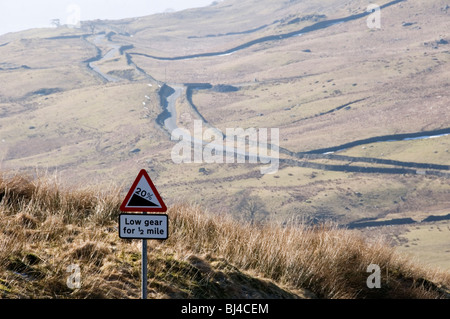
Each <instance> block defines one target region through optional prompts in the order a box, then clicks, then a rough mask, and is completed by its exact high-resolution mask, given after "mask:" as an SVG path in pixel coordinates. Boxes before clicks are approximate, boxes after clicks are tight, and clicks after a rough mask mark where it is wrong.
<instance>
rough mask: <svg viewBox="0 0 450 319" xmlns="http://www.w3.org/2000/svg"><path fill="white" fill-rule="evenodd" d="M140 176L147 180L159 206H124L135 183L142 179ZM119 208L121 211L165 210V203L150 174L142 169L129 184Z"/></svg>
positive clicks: (159, 211) (149, 211) (132, 191)
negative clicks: (130, 184) (129, 186)
mask: <svg viewBox="0 0 450 319" xmlns="http://www.w3.org/2000/svg"><path fill="white" fill-rule="evenodd" d="M142 176H144V178H145V179H146V180H147V182H148V184H149V185H150V188H151V189H152V191H153V193H154V194H155V196H156V199H158V201H159V203H160V204H161V207H126V206H127V204H128V202H129V201H130V198H131V196H133V194H134V191H135V190H136V187H137V185H138V184H139V182H140V180H141V179H142ZM120 210H121V211H123V212H145V213H164V212H167V206H166V204H165V203H164V201H163V200H162V198H161V195H159V193H158V191H157V190H156V187H155V185H154V184H153V182H152V180H151V178H150V176H149V175H148V173H147V171H146V170H145V169H143V170H141V171H140V172H139V175H138V176H137V177H136V180H135V181H134V183H133V185H132V186H131V188H130V190H129V191H128V194H127V196H126V197H125V199H124V201H123V203H122V205H120Z"/></svg>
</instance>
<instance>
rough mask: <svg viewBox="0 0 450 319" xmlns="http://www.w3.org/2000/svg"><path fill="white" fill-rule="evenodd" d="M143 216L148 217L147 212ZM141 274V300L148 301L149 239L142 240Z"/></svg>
mask: <svg viewBox="0 0 450 319" xmlns="http://www.w3.org/2000/svg"><path fill="white" fill-rule="evenodd" d="M142 214H143V215H147V213H146V212H143V213H142ZM141 274H142V281H141V283H142V286H141V292H142V296H141V299H147V239H142V265H141Z"/></svg>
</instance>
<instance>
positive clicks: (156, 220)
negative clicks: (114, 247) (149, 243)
mask: <svg viewBox="0 0 450 319" xmlns="http://www.w3.org/2000/svg"><path fill="white" fill-rule="evenodd" d="M119 237H120V238H122V239H159V240H166V239H168V238H169V216H168V215H159V214H158V215H135V214H121V215H120V217H119Z"/></svg>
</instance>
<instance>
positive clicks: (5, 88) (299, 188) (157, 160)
mask: <svg viewBox="0 0 450 319" xmlns="http://www.w3.org/2000/svg"><path fill="white" fill-rule="evenodd" d="M386 2H387V1H386ZM317 3H318V1H297V2H291V5H290V6H285V5H284V3H283V2H274V1H245V2H244V1H226V2H223V3H221V4H219V5H218V6H216V7H209V8H206V9H198V10H197V9H195V10H188V11H184V12H180V13H174V14H161V15H154V16H150V17H144V18H140V19H131V20H128V21H127V22H126V23H124V22H123V21H118V22H117V21H109V22H105V23H104V24H102V26H99V27H98V28H97V32H99V31H106V32H109V31H110V30H113V31H115V32H117V33H118V32H130V33H131V34H133V37H129V36H120V35H116V36H114V37H113V39H114V40H115V41H118V42H121V41H123V42H124V43H126V44H133V45H134V46H135V48H134V49H132V50H130V52H143V53H147V54H157V55H163V56H175V55H179V54H183V53H189V54H191V53H197V52H208V51H216V50H221V49H227V48H230V47H233V46H234V45H237V44H241V43H242V42H245V41H249V40H252V39H255V38H258V37H261V36H265V35H271V34H277V33H285V32H290V31H292V30H294V29H300V28H301V27H303V26H306V25H308V24H310V23H311V22H310V21H305V22H302V23H299V24H293V25H288V24H287V23H285V22H287V21H291V20H292V19H294V18H296V17H304V16H307V15H310V14H316V13H321V14H326V15H327V16H328V18H334V17H343V16H347V15H349V14H354V13H360V12H362V11H364V10H365V8H366V5H367V3H366V2H365V1H351V2H348V1H325V2H324V1H320V2H319V3H320V5H318V4H317ZM378 4H382V3H381V2H380V3H378ZM445 4H446V3H445V1H441V0H436V1H408V2H405V3H403V4H399V5H396V6H393V7H390V8H387V9H386V10H383V13H382V19H383V20H382V21H383V22H382V23H383V29H382V30H377V31H370V30H368V29H367V27H366V25H365V20H364V19H361V20H357V21H353V22H350V23H348V24H342V25H338V26H334V27H333V28H329V29H326V30H321V31H318V32H315V33H311V34H308V35H304V36H302V37H299V38H293V39H288V40H284V41H279V42H273V43H265V44H261V45H257V46H255V47H252V48H249V49H246V50H244V51H242V52H239V53H236V54H233V55H231V56H227V57H216V58H206V59H195V60H190V61H178V62H164V61H154V60H152V59H148V58H145V57H138V56H133V60H134V62H136V63H137V65H138V66H140V67H142V68H143V69H144V70H146V71H147V72H148V73H149V74H150V75H152V76H154V77H155V78H156V79H158V80H161V81H162V80H164V79H165V78H166V76H167V81H168V82H211V83H213V84H221V83H230V84H234V85H242V89H241V91H240V92H237V93H232V94H226V95H225V94H223V93H213V92H206V91H201V93H198V94H196V95H195V96H194V102H195V103H196V104H197V106H198V107H199V109H200V111H201V112H202V114H204V116H205V117H206V119H208V120H209V121H211V123H213V124H214V125H217V126H218V127H219V128H221V129H224V128H226V127H237V126H242V127H250V126H252V127H280V129H281V130H280V133H281V146H283V147H287V148H289V149H292V150H294V151H302V150H309V149H314V148H319V147H326V146H332V145H339V144H342V143H345V142H348V141H352V140H355V139H360V138H365V137H371V136H376V135H385V134H390V133H402V132H409V131H420V130H422V129H423V130H429V129H435V128H440V127H444V126H445V125H447V124H448V123H449V119H448V114H450V113H449V112H448V105H449V103H448V102H449V100H448V94H446V91H448V81H447V79H448V72H449V71H448V70H449V68H448V67H447V65H448V60H449V56H450V55H449V54H448V45H447V46H445V45H443V46H439V47H438V48H437V49H435V48H433V46H425V45H424V42H429V43H433V42H435V41H436V40H439V39H440V38H445V39H447V40H448V34H446V33H445V32H444V31H442V30H447V29H448V28H446V27H445V26H446V25H447V24H448V15H447V14H446V13H444V12H443V11H441V8H442V7H444V6H445ZM430 17H432V18H430ZM277 19H279V20H283V19H285V22H284V23H278V24H274V25H271V26H269V27H267V28H265V29H262V30H260V31H258V32H256V33H252V34H246V35H239V36H228V37H218V38H201V39H189V38H188V37H190V36H206V35H208V34H219V33H225V32H236V31H242V30H249V29H253V28H256V27H259V26H261V25H263V24H271V23H273V22H274V21H275V20H277ZM403 22H417V24H415V25H412V26H410V27H403V26H402V23H403ZM180 25H182V26H183V27H182V28H179V27H178V26H180ZM436 30H440V31H436ZM84 32H85V31H83V30H69V29H43V30H30V31H27V32H24V33H19V34H10V35H7V36H2V37H1V40H0V43H7V42H9V44H8V45H6V46H2V47H0V54H1V56H2V57H3V58H4V61H6V63H8V64H7V65H0V67H2V68H12V69H11V70H3V71H1V72H0V80H1V83H2V84H4V85H2V86H1V87H0V112H1V113H0V114H1V118H0V145H1V148H0V159H1V166H2V168H3V169H11V170H27V171H29V170H33V169H34V168H38V169H42V168H44V169H48V170H49V171H52V172H54V171H58V172H59V173H60V175H61V176H62V178H64V179H65V180H66V181H67V182H70V183H72V182H73V183H75V184H77V183H79V182H80V183H92V184H94V185H95V184H100V183H101V184H108V183H110V181H114V182H117V183H123V182H124V181H129V180H132V179H133V178H134V177H135V174H136V172H137V171H138V170H139V169H141V168H147V169H149V170H151V175H152V178H153V179H154V180H155V182H156V184H157V185H158V188H159V189H160V190H162V192H163V195H164V198H166V199H167V201H168V202H169V203H171V204H173V203H176V202H177V201H178V200H179V199H184V200H187V201H190V202H194V203H198V204H201V205H202V206H203V207H208V208H209V209H211V210H213V211H226V212H232V213H233V214H234V215H235V216H236V217H238V218H242V217H243V216H244V215H245V214H244V213H243V212H242V211H240V210H238V209H235V204H236V203H238V202H239V201H240V200H241V199H242V198H243V197H245V196H248V195H252V196H256V197H259V198H260V200H261V202H263V203H264V205H265V207H266V210H268V211H269V212H270V214H271V217H272V218H274V219H276V220H281V221H284V220H286V219H290V218H296V217H298V218H300V219H309V218H310V219H314V218H319V219H333V220H337V221H339V222H342V223H347V222H351V221H354V220H357V219H360V218H367V217H371V218H382V219H389V218H403V217H412V218H416V219H418V220H420V219H422V218H424V217H426V216H427V215H429V214H442V215H445V214H447V213H448V207H449V206H448V204H449V202H448V192H449V183H448V180H446V179H441V178H435V177H424V176H397V175H387V176H385V175H366V174H353V173H337V172H327V171H317V170H312V169H307V168H290V167H282V168H281V170H280V171H279V173H278V174H276V175H275V176H272V175H270V176H261V175H258V170H259V167H255V166H250V165H248V166H243V165H194V164H193V165H181V166H178V165H174V164H173V163H172V162H171V160H170V149H171V147H172V144H171V143H170V142H169V141H168V138H167V136H165V135H164V134H163V132H162V131H161V130H159V129H158V128H156V127H155V124H154V121H153V120H154V119H155V118H156V116H157V114H159V112H160V108H159V106H158V103H157V101H158V98H157V96H156V90H157V87H156V86H153V87H152V88H150V87H148V86H147V84H148V81H144V80H138V79H136V80H137V81H127V80H124V81H122V82H119V83H116V84H104V83H103V82H102V81H101V79H99V78H98V77H97V76H96V75H95V74H93V73H92V72H90V71H89V70H88V69H87V68H86V64H85V63H83V62H82V61H85V60H86V59H88V58H91V57H93V56H95V55H96V51H95V48H94V47H93V46H92V45H91V44H89V42H88V41H84V40H81V39H64V40H48V39H46V38H48V37H54V36H60V35H72V34H81V33H84ZM86 32H88V31H86ZM88 40H92V37H90V38H89V39H88ZM101 49H102V50H103V51H104V52H105V51H106V50H108V46H105V44H101ZM305 49H310V50H311V52H310V53H307V52H303V50H305ZM114 60H115V59H112V60H110V61H107V62H105V63H103V64H101V65H100V66H101V68H102V69H103V70H104V71H105V72H109V71H114V70H119V71H120V70H127V69H128V67H127V66H125V65H124V57H123V56H121V57H119V60H117V61H114ZM22 65H27V66H28V67H29V68H30V69H27V68H20V67H21V66H22ZM16 67H19V69H14V68H16ZM255 78H256V79H258V82H256V83H255V82H254V79H255ZM139 79H140V78H139ZM330 80H331V81H330ZM353 84H357V85H356V86H354V85H353ZM42 88H59V89H61V92H59V93H56V94H52V95H50V96H36V95H32V94H31V93H32V92H35V91H37V90H40V89H42ZM335 91H338V92H340V93H336V92H335ZM145 95H147V96H150V97H151V101H152V102H151V103H149V102H148V100H147V99H146V98H145ZM360 98H367V100H365V101H364V102H360V103H357V104H354V105H352V106H351V109H350V110H342V111H339V112H336V113H333V114H330V115H327V116H322V117H316V118H309V117H311V116H314V115H315V114H318V113H320V112H324V111H327V110H330V109H333V108H335V107H337V106H339V105H342V104H345V103H348V102H350V101H354V100H357V99H360ZM180 101H182V100H180ZM143 102H146V105H145V106H143V104H142V103H143ZM179 109H180V110H183V111H186V110H188V109H189V108H188V107H187V106H186V103H181V105H180V106H179ZM261 113H263V114H264V116H259V114H261ZM306 118H309V119H306ZM31 127H33V128H32V129H31ZM330 131H331V132H333V134H330ZM371 146H373V147H371ZM371 146H367V148H366V149H362V148H355V149H351V150H348V151H346V153H344V154H348V155H353V156H373V157H377V158H392V159H397V160H403V161H420V162H430V163H441V164H448V152H447V151H448V146H449V139H448V137H447V138H443V139H438V140H427V141H409V142H399V143H393V144H390V143H381V144H376V145H371ZM135 148H139V149H141V152H140V153H137V154H133V153H130V151H131V150H133V149H135ZM436 152H437V153H436ZM200 168H206V169H207V172H208V173H207V174H204V173H201V172H199V169H200ZM243 191H245V192H243ZM438 252H440V251H439V250H438Z"/></svg>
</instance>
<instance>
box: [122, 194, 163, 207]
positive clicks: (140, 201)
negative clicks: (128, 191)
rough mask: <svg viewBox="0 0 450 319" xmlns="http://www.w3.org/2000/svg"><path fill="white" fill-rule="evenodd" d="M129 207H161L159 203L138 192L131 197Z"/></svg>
mask: <svg viewBox="0 0 450 319" xmlns="http://www.w3.org/2000/svg"><path fill="white" fill-rule="evenodd" d="M127 206H128V207H159V205H157V204H155V203H153V202H151V201H149V200H147V199H145V198H143V197H140V196H138V195H136V194H134V195H133V197H131V199H130V201H129V202H128V205H127Z"/></svg>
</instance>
